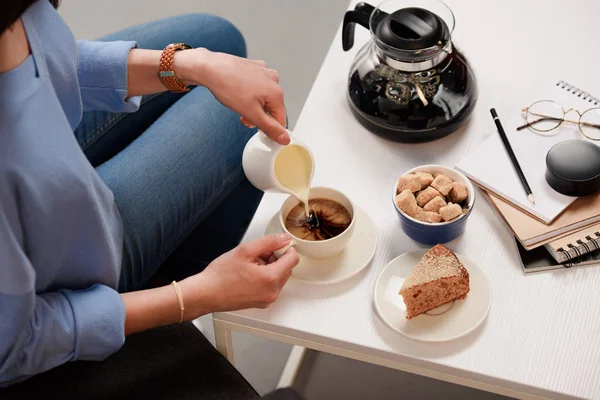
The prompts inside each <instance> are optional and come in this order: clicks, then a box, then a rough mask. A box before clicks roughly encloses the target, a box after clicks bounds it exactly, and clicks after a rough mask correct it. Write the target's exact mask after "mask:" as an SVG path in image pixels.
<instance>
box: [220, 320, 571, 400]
mask: <svg viewBox="0 0 600 400" xmlns="http://www.w3.org/2000/svg"><path fill="white" fill-rule="evenodd" d="M257 323H258V324H260V323H263V322H262V321H255V320H253V319H251V318H243V317H240V316H239V315H232V314H228V313H214V314H213V324H214V330H215V342H216V348H217V350H218V351H219V352H220V353H221V354H222V355H223V356H224V357H225V358H227V360H229V362H231V364H234V358H233V344H232V340H231V332H232V331H236V332H241V333H247V334H251V335H254V336H258V337H262V338H265V339H271V340H277V341H279V342H283V343H288V344H291V345H294V346H298V347H303V348H307V349H312V350H316V351H321V352H325V353H329V354H333V355H337V356H341V357H346V358H350V359H353V360H358V361H363V362H368V363H371V364H375V365H381V366H384V367H388V368H392V369H396V370H399V371H404V372H409V373H413V374H417V375H422V376H426V377H428V378H433V379H438V380H441V381H445V382H450V383H454V384H457V385H462V386H467V387H471V388H473V389H478V390H484V391H487V392H491V393H496V394H500V395H503V396H508V397H514V398H517V399H524V400H542V399H556V398H561V399H575V397H572V396H567V395H565V394H563V393H555V392H550V391H547V390H542V389H539V388H535V387H530V386H526V385H523V384H520V383H516V382H506V381H502V382H498V383H493V382H490V381H487V380H493V379H494V378H489V377H485V376H481V375H477V376H475V374H474V376H473V377H465V376H461V375H460V374H461V373H465V371H462V370H459V369H455V368H452V367H444V368H445V369H447V371H440V370H439V369H436V367H439V366H438V365H436V364H434V363H431V364H430V365H428V366H427V367H421V366H417V365H415V364H414V363H411V361H413V362H414V361H417V362H418V361H420V360H414V359H411V358H409V357H406V359H405V360H403V361H402V362H401V361H394V360H389V359H385V358H382V357H378V356H375V355H370V354H366V353H365V352H360V351H354V350H349V349H347V348H344V346H343V343H341V342H339V341H337V340H335V339H331V338H325V337H320V336H316V335H310V334H307V335H306V336H307V337H306V338H301V337H298V336H292V335H289V334H284V333H277V332H272V331H268V330H266V329H264V328H261V327H257V326H253V325H257ZM298 352H299V350H297V351H296V352H295V353H294V354H290V357H291V358H293V359H295V360H288V364H289V363H290V362H292V363H295V364H296V365H286V370H288V371H293V375H294V376H295V374H296V373H297V371H298V369H299V364H300V363H301V362H302V359H303V357H302V356H300V355H299V354H298ZM284 372H285V371H284ZM287 373H289V372H285V374H287ZM294 376H292V377H291V378H290V377H283V376H282V379H283V381H286V382H293V378H294ZM501 383H503V384H506V385H501ZM509 386H510V387H509Z"/></svg>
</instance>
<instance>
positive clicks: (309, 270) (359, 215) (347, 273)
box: [265, 205, 377, 285]
mask: <svg viewBox="0 0 600 400" xmlns="http://www.w3.org/2000/svg"><path fill="white" fill-rule="evenodd" d="M354 207H355V210H356V226H355V227H354V233H353V234H352V238H351V239H350V241H349V242H348V245H346V248H345V249H344V250H342V251H341V252H340V253H338V254H336V255H335V256H332V257H329V258H323V259H314V258H308V257H304V256H302V255H300V262H299V263H298V265H297V266H296V267H294V270H293V271H292V277H293V278H295V279H296V280H298V281H301V282H304V283H308V284H311V285H330V284H333V283H338V282H341V281H344V280H346V279H350V278H352V277H353V276H355V275H356V274H358V273H359V272H360V271H362V270H363V269H365V268H366V266H367V265H369V263H370V262H371V259H372V258H373V255H374V254H375V249H376V248H377V229H376V228H375V223H374V222H373V220H372V219H371V217H369V215H368V214H367V213H366V212H365V211H364V210H362V209H361V208H360V207H357V206H356V205H355V206H354ZM278 219H279V213H277V214H275V215H274V216H273V218H271V220H270V221H269V223H268V224H267V228H266V229H265V235H269V234H271V233H278V232H280V231H281V229H280V226H279V221H278Z"/></svg>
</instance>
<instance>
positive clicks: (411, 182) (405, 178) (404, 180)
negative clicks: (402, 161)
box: [396, 174, 421, 193]
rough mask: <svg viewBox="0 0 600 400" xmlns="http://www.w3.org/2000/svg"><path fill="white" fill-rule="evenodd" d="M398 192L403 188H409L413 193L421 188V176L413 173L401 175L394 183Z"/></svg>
mask: <svg viewBox="0 0 600 400" xmlns="http://www.w3.org/2000/svg"><path fill="white" fill-rule="evenodd" d="M396 188H397V190H398V193H402V192H403V191H405V190H407V189H408V190H410V191H411V192H413V193H415V192H418V191H419V190H421V178H419V177H418V176H417V175H415V174H408V175H402V176H401V177H400V178H398V184H397V185H396Z"/></svg>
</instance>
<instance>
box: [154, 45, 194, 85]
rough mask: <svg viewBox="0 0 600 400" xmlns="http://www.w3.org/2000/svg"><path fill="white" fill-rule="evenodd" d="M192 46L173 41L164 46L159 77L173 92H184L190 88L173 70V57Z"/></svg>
mask: <svg viewBox="0 0 600 400" xmlns="http://www.w3.org/2000/svg"><path fill="white" fill-rule="evenodd" d="M191 48H192V46H190V45H189V44H185V43H171V44H170V45H168V46H167V47H165V48H164V50H163V52H162V54H161V56H160V63H159V66H160V69H159V71H158V77H159V78H160V80H161V82H162V83H163V85H165V87H166V88H167V89H169V90H170V91H171V92H173V93H182V92H187V91H189V90H190V89H189V88H188V87H187V86H186V85H184V84H183V82H181V79H179V78H178V77H177V75H176V74H175V71H173V58H174V57H175V52H177V51H179V50H187V49H191Z"/></svg>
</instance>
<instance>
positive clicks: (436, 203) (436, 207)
mask: <svg viewBox="0 0 600 400" xmlns="http://www.w3.org/2000/svg"><path fill="white" fill-rule="evenodd" d="M445 205H446V200H444V198H443V197H442V196H436V197H434V198H433V199H431V200H429V201H428V202H427V204H425V206H424V207H423V210H424V211H433V212H435V213H437V212H439V211H440V208H442V207H444V206H445Z"/></svg>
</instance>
